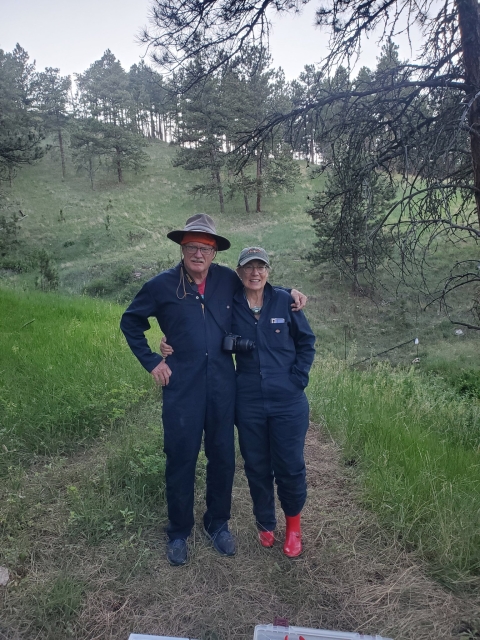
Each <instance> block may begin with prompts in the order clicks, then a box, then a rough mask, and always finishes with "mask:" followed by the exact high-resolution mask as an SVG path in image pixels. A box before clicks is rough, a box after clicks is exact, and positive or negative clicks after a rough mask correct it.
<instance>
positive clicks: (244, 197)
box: [240, 169, 250, 213]
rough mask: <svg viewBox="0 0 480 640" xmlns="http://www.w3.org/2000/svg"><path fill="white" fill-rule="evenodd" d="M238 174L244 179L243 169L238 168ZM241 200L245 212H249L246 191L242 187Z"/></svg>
mask: <svg viewBox="0 0 480 640" xmlns="http://www.w3.org/2000/svg"><path fill="white" fill-rule="evenodd" d="M240 175H241V176H242V180H243V179H244V176H243V169H240ZM243 200H244V202H245V211H246V212H247V213H250V205H249V204H248V193H247V192H246V190H245V189H243Z"/></svg>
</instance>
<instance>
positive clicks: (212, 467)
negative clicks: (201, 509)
mask: <svg viewBox="0 0 480 640" xmlns="http://www.w3.org/2000/svg"><path fill="white" fill-rule="evenodd" d="M234 382H235V381H234V378H233V376H232V390H231V392H226V393H225V394H224V397H222V398H218V397H216V398H215V401H214V400H213V396H214V395H215V388H213V389H211V390H210V389H209V392H208V395H209V397H208V399H207V406H206V418H205V439H204V444H205V455H206V457H207V487H206V488H207V491H206V493H207V495H206V503H207V510H206V512H205V515H204V517H203V524H204V527H205V529H206V530H207V531H208V532H209V533H215V532H216V531H219V530H222V529H226V528H227V523H228V520H229V519H230V511H231V505H232V488H233V478H234V475H235V433H234V416H235V387H234Z"/></svg>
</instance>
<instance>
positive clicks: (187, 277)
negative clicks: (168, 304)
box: [177, 262, 229, 336]
mask: <svg viewBox="0 0 480 640" xmlns="http://www.w3.org/2000/svg"><path fill="white" fill-rule="evenodd" d="M185 280H186V281H187V282H188V284H189V285H190V288H191V289H192V291H194V292H195V293H199V292H198V290H197V291H195V288H194V286H195V287H197V289H198V285H196V283H195V281H194V280H193V278H192V277H191V276H190V274H189V273H188V271H187V270H186V269H185V271H184V265H183V262H182V264H181V266H180V283H179V287H180V284H182V283H183V292H184V293H183V296H182V298H185V297H186V296H191V295H194V293H193V294H192V293H188V292H187V291H186V288H185ZM179 287H177V298H178V297H179V296H178V288H179ZM200 295H201V294H200ZM182 298H180V299H182ZM202 308H203V310H204V311H205V310H207V311H208V312H209V313H210V315H211V316H212V318H213V320H214V322H215V324H216V325H217V327H218V328H219V329H220V331H223V333H224V334H225V335H226V336H228V334H229V331H227V330H226V329H225V328H224V327H222V325H221V324H220V323H219V322H218V320H217V319H216V317H215V314H214V313H213V311H212V310H211V309H210V308H209V307H208V306H207V305H206V303H205V296H202Z"/></svg>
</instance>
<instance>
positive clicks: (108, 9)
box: [0, 0, 410, 80]
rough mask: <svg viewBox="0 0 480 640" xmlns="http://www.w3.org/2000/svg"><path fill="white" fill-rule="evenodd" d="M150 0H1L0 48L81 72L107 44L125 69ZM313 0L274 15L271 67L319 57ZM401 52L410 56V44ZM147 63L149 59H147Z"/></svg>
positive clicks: (369, 53) (370, 56) (298, 67)
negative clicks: (285, 13) (18, 48)
mask: <svg viewBox="0 0 480 640" xmlns="http://www.w3.org/2000/svg"><path fill="white" fill-rule="evenodd" d="M150 4H151V0H81V2H78V0H75V1H74V0H0V9H1V16H2V19H1V22H0V48H1V49H3V50H4V51H11V50H12V49H13V48H14V47H15V45H16V43H17V42H18V43H19V44H20V45H21V46H22V47H23V48H24V49H26V51H27V52H28V53H29V54H30V59H31V60H36V68H37V70H40V71H43V69H44V68H45V67H59V68H60V72H61V75H73V73H82V72H83V71H85V70H86V69H87V68H88V67H89V66H90V65H91V64H92V63H93V62H94V61H95V60H98V59H99V58H101V56H102V55H103V53H104V52H105V50H106V49H110V50H111V51H112V52H113V53H114V55H115V56H116V57H117V58H118V59H119V60H120V62H121V63H122V65H123V67H124V69H125V70H128V69H129V68H130V66H131V65H132V64H134V63H137V62H139V60H140V58H141V56H142V55H143V54H144V53H145V48H144V47H142V46H140V45H139V44H138V42H137V40H136V36H138V34H139V32H140V31H141V29H142V27H143V26H145V25H146V24H147V21H148V11H149V7H150ZM318 4H319V3H318V2H316V1H315V0H312V2H311V3H310V4H309V5H307V6H306V7H305V8H304V10H303V12H302V14H301V15H300V16H293V15H288V16H284V17H282V18H280V19H278V18H277V19H276V21H275V23H274V27H273V33H272V38H271V52H272V55H273V61H274V66H275V67H282V68H283V69H284V71H285V74H286V77H287V80H293V79H294V78H296V77H297V76H298V75H299V73H300V72H301V71H302V70H303V67H304V66H305V64H312V63H314V62H320V60H321V58H322V54H323V53H324V51H325V46H326V36H325V35H324V34H323V33H321V32H320V31H319V30H318V29H315V28H314V26H313V24H314V17H315V7H316V6H318ZM377 55H378V48H377V46H376V45H375V43H374V42H371V43H370V45H369V46H367V47H366V53H365V54H364V55H363V57H362V63H363V64H366V65H367V66H369V67H374V66H375V64H376V56H377ZM401 57H410V53H409V51H408V49H406V50H405V51H403V50H401ZM147 62H148V60H147Z"/></svg>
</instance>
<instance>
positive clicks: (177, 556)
mask: <svg viewBox="0 0 480 640" xmlns="http://www.w3.org/2000/svg"><path fill="white" fill-rule="evenodd" d="M167 560H168V561H169V563H170V564H171V565H172V566H174V567H180V566H181V565H182V564H186V562H187V560H188V549H187V541H186V540H184V539H183V538H176V539H175V540H169V541H168V542H167Z"/></svg>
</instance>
